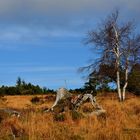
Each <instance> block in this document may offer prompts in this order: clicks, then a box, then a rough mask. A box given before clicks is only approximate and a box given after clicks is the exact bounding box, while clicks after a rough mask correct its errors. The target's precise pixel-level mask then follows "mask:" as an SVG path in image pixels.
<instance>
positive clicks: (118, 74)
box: [117, 70, 122, 101]
mask: <svg viewBox="0 0 140 140" xmlns="http://www.w3.org/2000/svg"><path fill="white" fill-rule="evenodd" d="M117 90H118V97H119V100H120V101H121V100H122V96H121V87H120V72H119V70H117Z"/></svg>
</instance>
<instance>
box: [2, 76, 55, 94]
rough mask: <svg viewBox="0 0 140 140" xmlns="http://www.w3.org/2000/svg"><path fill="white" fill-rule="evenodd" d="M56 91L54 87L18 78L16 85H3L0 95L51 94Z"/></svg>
mask: <svg viewBox="0 0 140 140" xmlns="http://www.w3.org/2000/svg"><path fill="white" fill-rule="evenodd" d="M49 93H55V91H54V90H52V89H47V88H46V87H43V88H42V87H40V86H39V85H33V84H31V83H27V82H25V81H24V80H22V79H21V78H20V77H18V78H17V81H16V85H15V86H4V85H3V86H1V87H0V95H37V94H49Z"/></svg>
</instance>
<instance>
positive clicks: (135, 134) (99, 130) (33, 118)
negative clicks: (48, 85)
mask: <svg viewBox="0 0 140 140" xmlns="http://www.w3.org/2000/svg"><path fill="white" fill-rule="evenodd" d="M6 98H7V100H6V101H5V102H2V101H1V102H0V108H4V107H10V108H15V109H17V110H20V111H21V112H22V115H21V117H20V118H18V119H17V118H14V117H5V119H4V120H2V122H1V123H0V139H1V140H4V139H5V140H8V139H11V136H10V134H11V128H13V127H14V128H15V131H17V132H15V133H18V132H20V131H21V133H22V135H21V136H20V137H17V139H19V140H22V139H23V140H28V139H29V140H139V138H140V98H139V97H133V96H132V97H129V99H127V100H126V101H125V102H124V103H119V102H118V101H117V99H116V98H115V97H114V96H108V95H107V96H104V97H103V96H100V97H97V101H98V102H99V104H101V105H102V106H103V108H104V109H106V111H107V113H106V115H102V116H98V117H97V116H94V115H91V116H87V117H84V118H82V119H78V120H73V119H72V117H71V113H70V112H67V113H65V114H64V115H65V120H64V121H63V122H59V121H54V118H53V116H54V114H52V113H43V112H42V111H41V110H42V108H43V107H44V106H46V107H49V106H50V105H51V104H52V103H53V102H45V103H43V104H38V105H35V104H32V103H31V102H30V99H31V98H32V96H7V97H6ZM85 106H88V107H89V106H90V105H89V104H88V103H87V104H85Z"/></svg>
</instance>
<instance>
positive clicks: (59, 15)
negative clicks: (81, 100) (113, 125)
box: [0, 0, 140, 89]
mask: <svg viewBox="0 0 140 140" xmlns="http://www.w3.org/2000/svg"><path fill="white" fill-rule="evenodd" d="M139 6H140V1H139V0H133V1H130V0H117V1H116V0H0V86H1V85H9V86H11V85H15V82H16V79H17V77H19V76H20V77H21V78H22V79H24V80H25V81H26V82H31V83H33V84H35V85H37V84H38V85H40V86H42V87H44V86H45V87H47V88H51V89H52V88H53V89H57V88H59V87H62V86H63V87H67V88H80V87H82V86H83V85H84V82H85V79H83V78H82V77H83V74H80V73H78V72H77V70H78V68H79V67H82V66H86V65H88V63H89V62H88V60H89V59H91V58H92V59H94V58H96V57H98V56H97V55H96V53H91V52H90V50H89V48H88V47H85V46H84V44H83V39H84V38H85V37H86V33H87V32H88V31H89V30H92V29H96V27H97V25H98V23H100V21H101V20H102V19H104V18H105V17H106V16H107V15H109V13H111V12H112V11H113V9H114V8H118V9H120V18H121V19H122V21H127V20H131V21H133V20H134V21H135V23H136V25H137V27H138V30H139V29H140V26H139V24H140V18H139V16H140V8H139Z"/></svg>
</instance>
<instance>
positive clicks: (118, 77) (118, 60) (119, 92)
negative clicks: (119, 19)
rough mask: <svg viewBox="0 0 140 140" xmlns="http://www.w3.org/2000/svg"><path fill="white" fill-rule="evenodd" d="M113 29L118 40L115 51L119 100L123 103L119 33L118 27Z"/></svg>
mask: <svg viewBox="0 0 140 140" xmlns="http://www.w3.org/2000/svg"><path fill="white" fill-rule="evenodd" d="M113 29H114V32H115V39H116V42H115V49H114V53H115V55H116V65H117V72H116V74H117V90H118V97H119V100H120V101H121V100H122V95H121V87H120V70H119V67H120V56H121V53H120V50H119V47H120V46H119V37H118V36H119V35H118V34H119V33H118V31H117V29H116V27H115V26H114V25H113Z"/></svg>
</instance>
